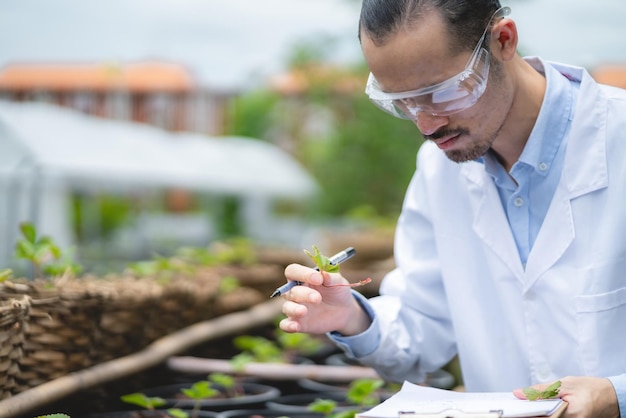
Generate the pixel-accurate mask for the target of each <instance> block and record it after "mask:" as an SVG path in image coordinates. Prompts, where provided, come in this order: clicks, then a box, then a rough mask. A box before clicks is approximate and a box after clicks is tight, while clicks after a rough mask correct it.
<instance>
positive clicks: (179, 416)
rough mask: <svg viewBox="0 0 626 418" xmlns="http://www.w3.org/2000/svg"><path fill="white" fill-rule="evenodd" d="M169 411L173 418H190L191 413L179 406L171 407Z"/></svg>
mask: <svg viewBox="0 0 626 418" xmlns="http://www.w3.org/2000/svg"><path fill="white" fill-rule="evenodd" d="M167 413H168V415H170V416H171V417H172V418H189V414H188V413H187V412H185V411H183V410H182V409H179V408H170V409H168V410H167Z"/></svg>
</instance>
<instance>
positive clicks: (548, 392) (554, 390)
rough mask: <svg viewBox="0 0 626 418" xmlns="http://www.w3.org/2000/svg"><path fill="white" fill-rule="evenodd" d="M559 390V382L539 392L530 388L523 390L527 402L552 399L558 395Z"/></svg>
mask: <svg viewBox="0 0 626 418" xmlns="http://www.w3.org/2000/svg"><path fill="white" fill-rule="evenodd" d="M560 388H561V381H560V380H557V381H556V382H554V383H553V384H551V385H550V386H548V387H547V388H546V389H545V390H544V391H540V390H537V389H534V388H532V387H526V388H524V389H523V392H524V395H526V399H528V400H529V401H539V400H542V399H553V398H556V397H557V396H558V395H559V390H560Z"/></svg>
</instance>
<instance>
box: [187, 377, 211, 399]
mask: <svg viewBox="0 0 626 418" xmlns="http://www.w3.org/2000/svg"><path fill="white" fill-rule="evenodd" d="M181 392H183V394H185V395H186V396H188V397H189V398H191V399H195V400H200V399H209V398H214V397H216V396H217V395H219V393H220V392H219V391H218V390H216V389H213V388H212V387H211V383H210V382H209V381H207V380H201V381H199V382H196V383H194V384H193V385H191V387H190V388H182V389H181Z"/></svg>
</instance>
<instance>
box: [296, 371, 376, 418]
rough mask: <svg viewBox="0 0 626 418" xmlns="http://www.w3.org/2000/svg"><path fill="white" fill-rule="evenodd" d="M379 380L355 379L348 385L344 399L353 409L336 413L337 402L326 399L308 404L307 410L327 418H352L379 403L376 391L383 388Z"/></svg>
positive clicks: (319, 399)
mask: <svg viewBox="0 0 626 418" xmlns="http://www.w3.org/2000/svg"><path fill="white" fill-rule="evenodd" d="M384 384H385V382H384V381H383V380H381V379H357V380H354V381H352V382H351V383H350V387H349V388H348V392H347V394H346V399H347V400H348V402H350V403H351V404H352V405H354V409H348V410H342V411H337V410H336V409H337V401H335V400H332V399H326V398H318V399H316V400H315V401H313V402H312V403H311V404H309V406H308V409H309V410H310V411H312V412H319V413H321V414H323V415H324V416H325V417H328V418H354V417H355V415H356V414H357V413H358V412H360V411H361V410H363V409H365V408H368V407H372V406H374V405H376V404H377V403H379V402H380V395H378V393H377V391H378V390H379V389H380V388H382V387H383V386H384Z"/></svg>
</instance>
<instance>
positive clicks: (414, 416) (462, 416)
mask: <svg viewBox="0 0 626 418" xmlns="http://www.w3.org/2000/svg"><path fill="white" fill-rule="evenodd" d="M566 409H567V402H563V404H561V406H559V407H558V408H557V410H556V411H554V412H553V413H552V414H551V415H548V416H546V417H545V418H559V417H560V416H561V415H562V414H563V412H564V411H565V410H566ZM501 417H502V411H500V410H498V411H488V412H464V411H460V410H458V409H446V410H443V411H441V412H438V413H435V414H433V413H416V412H412V411H400V412H398V418H501ZM529 418H539V417H529Z"/></svg>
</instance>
